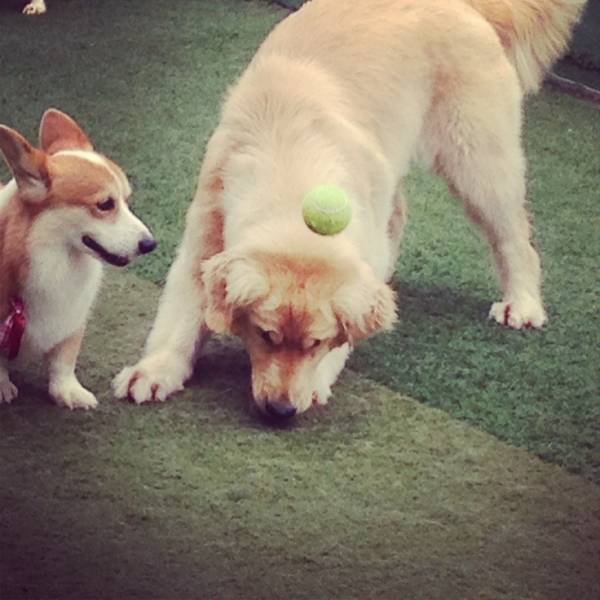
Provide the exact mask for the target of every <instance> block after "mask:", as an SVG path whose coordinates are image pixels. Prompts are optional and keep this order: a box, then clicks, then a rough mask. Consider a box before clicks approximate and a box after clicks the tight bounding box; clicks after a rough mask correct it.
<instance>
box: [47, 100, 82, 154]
mask: <svg viewBox="0 0 600 600" xmlns="http://www.w3.org/2000/svg"><path fill="white" fill-rule="evenodd" d="M40 148H41V149H42V150H44V152H47V153H48V154H54V153H55V152H58V151H60V150H93V147H92V142H90V140H89V138H88V136H87V135H86V134H85V133H84V131H83V129H81V127H79V125H77V123H75V121H74V120H73V119H72V118H71V117H69V115H66V114H65V113H64V112H61V111H60V110H57V109H56V108H49V109H48V110H47V111H46V112H45V113H44V116H43V117H42V121H41V123H40Z"/></svg>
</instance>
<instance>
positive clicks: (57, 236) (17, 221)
mask: <svg viewBox="0 0 600 600" xmlns="http://www.w3.org/2000/svg"><path fill="white" fill-rule="evenodd" d="M0 151H1V152H2V154H3V155H4V158H5V159H6V162H7V164H8V166H9V168H10V170H11V172H12V175H13V179H12V180H11V181H10V182H9V183H8V184H7V185H6V186H4V187H2V188H0V403H9V402H11V401H12V400H13V399H14V398H15V397H16V396H17V393H18V391H17V388H16V387H15V386H14V385H13V383H12V382H11V380H10V378H9V373H8V364H9V362H10V361H12V360H15V359H16V360H19V361H21V360H27V359H31V358H32V357H40V356H41V357H43V358H44V359H45V361H46V365H47V369H48V378H49V393H50V396H51V398H52V399H53V400H54V402H55V403H56V404H58V405H59V406H64V407H67V408H71V409H75V408H80V409H90V408H94V407H95V406H96V405H97V401H96V398H95V397H94V395H93V394H92V393H91V392H89V391H88V390H86V389H85V388H84V387H83V386H82V385H81V384H80V383H79V381H78V379H77V377H76V375H75V364H76V361H77V356H78V354H79V349H80V346H81V342H82V339H83V335H84V331H85V326H86V322H87V319H88V315H89V312H90V308H91V306H92V304H93V302H94V299H95V298H96V295H97V293H98V290H99V287H100V281H101V276H102V264H103V263H109V264H112V265H116V266H119V267H122V266H125V265H126V264H128V263H129V262H130V260H132V259H133V258H134V257H135V256H137V255H140V254H146V253H148V252H151V251H152V250H153V249H154V248H155V246H156V242H155V240H154V237H153V236H152V234H151V233H150V231H149V229H148V228H147V227H146V225H144V223H142V222H141V221H140V220H139V219H138V218H137V217H136V216H135V215H134V214H133V213H132V212H131V210H130V209H129V207H128V204H127V202H128V199H129V196H130V195H131V188H130V186H129V182H128V180H127V177H126V176H125V174H124V173H123V171H122V170H121V169H120V168H119V167H118V166H117V165H116V164H115V163H114V162H112V161H111V160H110V159H108V158H107V157H105V156H103V155H102V154H99V153H97V152H96V151H95V150H94V149H93V146H92V144H91V142H90V140H89V138H88V136H87V135H86V134H85V133H84V132H83V130H82V129H81V128H80V127H79V125H78V124H77V123H76V122H75V121H74V120H73V119H71V117H69V116H68V115H66V114H64V113H62V112H60V111H58V110H56V109H49V110H48V111H46V112H45V113H44V115H43V117H42V121H41V124H40V130H39V147H38V148H35V147H34V146H33V145H32V144H30V143H29V142H28V141H27V140H26V139H25V138H24V137H23V136H22V135H21V134H19V133H18V132H16V131H14V130H13V129H11V128H9V127H6V126H4V125H0Z"/></svg>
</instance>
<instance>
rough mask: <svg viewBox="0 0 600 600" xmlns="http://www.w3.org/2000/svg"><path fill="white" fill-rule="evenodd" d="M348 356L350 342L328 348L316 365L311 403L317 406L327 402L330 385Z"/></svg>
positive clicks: (335, 379)
mask: <svg viewBox="0 0 600 600" xmlns="http://www.w3.org/2000/svg"><path fill="white" fill-rule="evenodd" d="M348 356H350V344H348V343H345V344H342V345H341V346H338V347H337V348H333V350H330V351H329V352H328V353H327V354H326V355H325V356H324V357H323V360H322V361H321V362H320V363H319V366H318V367H317V378H316V386H315V390H314V391H313V395H312V403H313V404H314V405H317V406H322V405H324V404H327V401H328V400H329V398H330V397H331V386H332V385H333V384H334V383H335V382H336V381H337V378H338V377H339V375H340V373H341V372H342V369H343V368H344V365H345V364H346V361H347V360H348Z"/></svg>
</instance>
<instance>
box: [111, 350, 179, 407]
mask: <svg viewBox="0 0 600 600" xmlns="http://www.w3.org/2000/svg"><path fill="white" fill-rule="evenodd" d="M184 380H185V375H184V374H183V373H181V372H179V371H176V370H174V369H173V368H172V367H169V366H168V365H166V364H164V363H161V362H160V361H159V362H158V363H157V361H156V360H152V359H144V360H141V361H140V362H139V363H138V364H137V365H136V366H134V367H125V368H124V369H123V370H122V371H121V372H120V373H119V374H118V375H117V376H116V377H115V378H114V380H113V390H114V393H115V396H116V397H117V398H118V399H120V400H125V399H128V400H131V401H133V402H135V403H136V404H144V403H146V402H164V401H165V400H166V399H167V398H168V397H169V396H171V395H172V394H174V393H176V392H180V391H181V390H183V382H184Z"/></svg>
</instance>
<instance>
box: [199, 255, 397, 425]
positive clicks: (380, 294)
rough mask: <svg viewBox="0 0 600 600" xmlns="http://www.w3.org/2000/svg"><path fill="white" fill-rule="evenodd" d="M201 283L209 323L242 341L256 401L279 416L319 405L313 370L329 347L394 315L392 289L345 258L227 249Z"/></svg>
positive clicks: (381, 326) (382, 324)
mask: <svg viewBox="0 0 600 600" xmlns="http://www.w3.org/2000/svg"><path fill="white" fill-rule="evenodd" d="M203 282H204V285H205V288H206V292H207V306H206V307H205V309H206V323H207V325H208V327H209V328H210V329H212V330H213V331H215V332H231V333H233V334H235V335H237V336H239V337H240V338H241V339H242V341H243V342H244V344H245V346H246V348H247V350H248V352H249V354H250V360H251V363H252V391H253V396H254V400H255V402H256V404H257V406H258V408H259V409H260V410H261V412H263V413H266V414H271V415H275V416H279V417H291V416H293V415H294V414H296V413H301V412H304V411H305V410H307V409H308V408H309V407H310V406H311V405H312V404H317V403H319V384H318V382H317V367H318V366H319V363H320V362H321V361H322V360H323V358H324V357H325V355H326V354H327V353H328V352H330V351H331V350H332V349H334V348H337V347H339V346H341V345H343V344H346V343H349V344H350V345H352V344H353V343H354V342H355V341H357V340H360V339H361V338H364V337H366V336H368V335H371V334H372V333H375V332H376V331H378V330H380V329H388V328H390V327H391V325H392V324H393V322H394V320H395V318H396V313H395V303H394V294H393V292H392V290H391V289H390V288H389V287H388V286H387V285H385V284H384V283H382V282H381V281H379V280H377V279H376V278H375V276H374V275H373V273H372V271H371V269H370V268H369V267H368V266H367V265H366V264H364V263H362V262H360V261H356V260H350V259H348V258H344V259H339V258H336V257H334V256H331V257H328V258H324V257H323V256H319V255H316V254H313V255H311V254H308V255H303V256H297V255H294V256H293V257H292V256H291V255H286V254H285V253H276V254H275V253H271V252H268V251H254V252H243V253H241V252H236V251H235V250H234V251H225V252H222V253H220V254H217V255H216V256H214V257H213V258H211V259H210V260H208V261H207V262H206V263H205V265H204V269H203ZM330 383H332V382H331V381H329V382H326V386H328V385H329V384H330ZM323 400H325V399H323Z"/></svg>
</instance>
